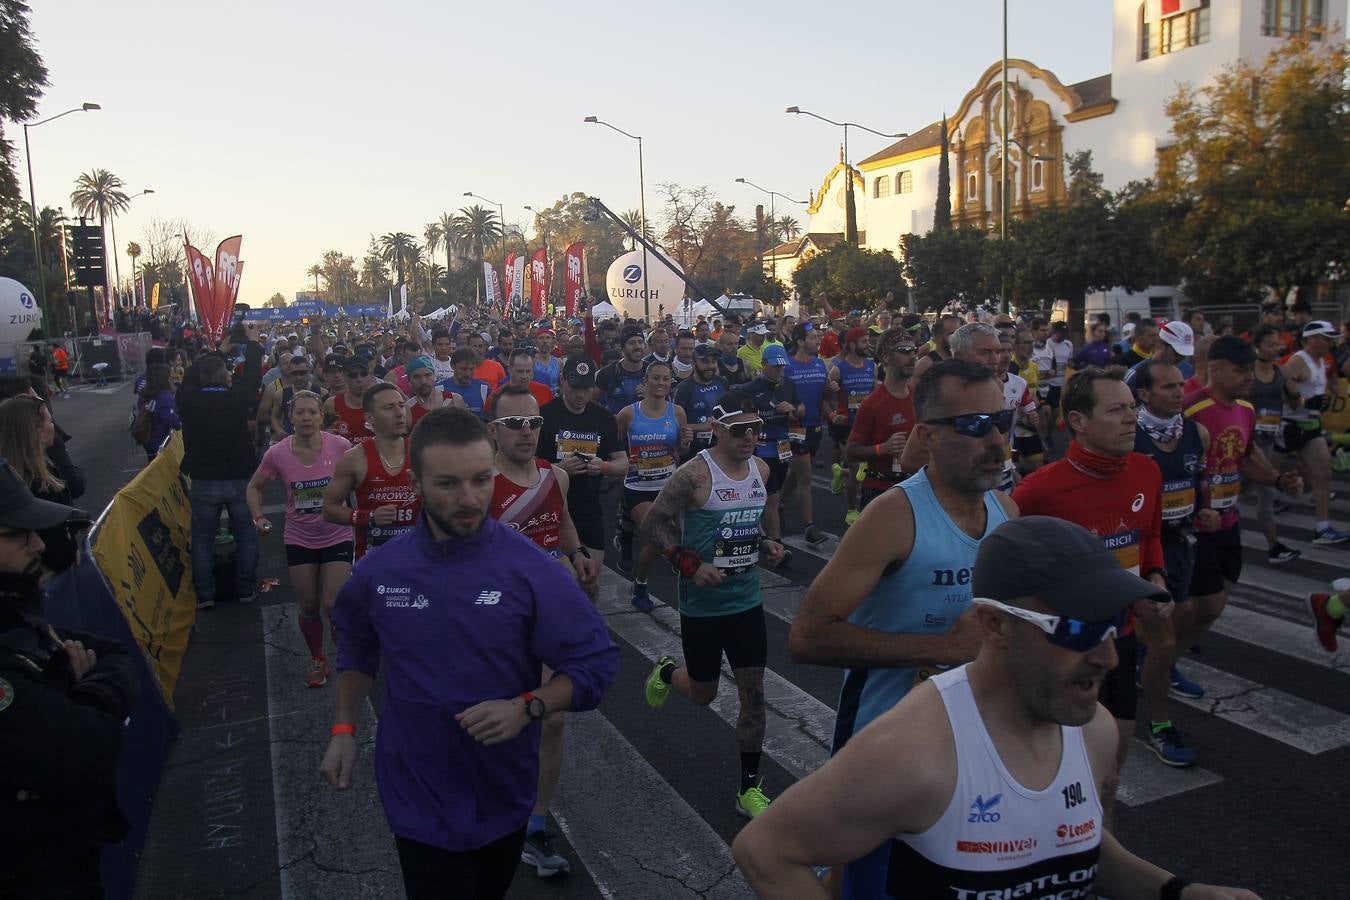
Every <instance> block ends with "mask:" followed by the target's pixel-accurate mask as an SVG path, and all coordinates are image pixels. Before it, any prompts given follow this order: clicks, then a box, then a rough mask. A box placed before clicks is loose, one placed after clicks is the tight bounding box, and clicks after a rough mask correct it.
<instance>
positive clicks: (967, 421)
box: [924, 409, 1013, 438]
mask: <svg viewBox="0 0 1350 900" xmlns="http://www.w3.org/2000/svg"><path fill="white" fill-rule="evenodd" d="M1012 423H1013V411H1012V410H1011V409H1004V410H1000V411H999V412H996V413H966V414H965V415H962V416H943V417H942V418H940V419H927V420H925V422H924V424H925V425H950V426H952V429H953V430H954V431H955V432H956V433H957V434H960V435H965V436H966V437H973V438H981V437H984V436H985V435H986V434H988V433H989V432H991V431H993V430H994V429H995V428H997V429H998V430H999V433H1000V434H1007V433H1008V430H1009V429H1011V428H1012Z"/></svg>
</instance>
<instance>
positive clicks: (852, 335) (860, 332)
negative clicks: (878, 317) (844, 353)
mask: <svg viewBox="0 0 1350 900" xmlns="http://www.w3.org/2000/svg"><path fill="white" fill-rule="evenodd" d="M865 337H867V329H866V328H850V329H849V330H848V331H847V332H846V333H845V334H844V343H845V344H856V343H858V341H860V340H862V339H863V338H865Z"/></svg>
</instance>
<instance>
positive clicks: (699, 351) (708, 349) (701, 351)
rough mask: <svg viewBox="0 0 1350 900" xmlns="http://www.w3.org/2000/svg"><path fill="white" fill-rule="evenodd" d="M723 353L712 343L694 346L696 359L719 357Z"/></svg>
mask: <svg viewBox="0 0 1350 900" xmlns="http://www.w3.org/2000/svg"><path fill="white" fill-rule="evenodd" d="M721 352H722V351H721V350H718V349H717V345H716V344H714V343H711V342H710V343H707V344H695V345H694V356H696V357H698V356H717V355H719V354H720V353H721Z"/></svg>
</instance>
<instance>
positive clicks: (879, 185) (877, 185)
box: [872, 175, 891, 197]
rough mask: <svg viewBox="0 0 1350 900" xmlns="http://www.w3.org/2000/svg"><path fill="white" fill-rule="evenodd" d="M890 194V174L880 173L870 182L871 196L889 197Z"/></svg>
mask: <svg viewBox="0 0 1350 900" xmlns="http://www.w3.org/2000/svg"><path fill="white" fill-rule="evenodd" d="M890 195H891V176H889V175H882V176H880V177H878V178H877V180H876V181H875V182H873V183H872V196H873V197H889V196H890Z"/></svg>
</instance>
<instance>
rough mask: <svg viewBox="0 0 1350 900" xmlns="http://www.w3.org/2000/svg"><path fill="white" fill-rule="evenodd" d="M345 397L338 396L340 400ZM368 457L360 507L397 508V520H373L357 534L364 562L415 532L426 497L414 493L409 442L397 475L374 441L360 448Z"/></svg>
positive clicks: (359, 495) (358, 489)
mask: <svg viewBox="0 0 1350 900" xmlns="http://www.w3.org/2000/svg"><path fill="white" fill-rule="evenodd" d="M341 400H342V396H341V395H339V396H338V401H339V402H340V401H341ZM360 446H361V449H362V452H364V453H365V454H366V478H365V480H364V481H362V482H361V483H360V484H359V485H357V487H356V507H357V509H364V510H370V511H372V512H373V511H374V510H375V509H376V508H378V507H381V506H392V507H394V509H395V516H394V521H393V523H392V524H389V525H376V524H375V522H374V521H373V520H372V521H371V523H370V524H369V525H367V526H366V527H364V528H356V529H354V530H355V532H356V549H355V557H356V559H360V558H361V557H363V556H365V555H366V553H367V551H369V550H372V549H374V548H375V547H378V546H379V545H380V544H383V543H385V542H387V541H389V540H390V539H392V538H396V537H398V536H399V535H400V534H403V533H405V532H407V531H411V530H412V528H413V526H414V525H415V524H416V522H417V514H418V513H419V512H421V510H422V498H421V497H420V496H418V494H417V492H416V491H414V490H413V486H412V466H411V461H410V460H409V458H408V441H407V439H406V438H404V440H403V467H402V468H401V469H399V470H398V472H397V474H393V475H391V474H389V470H388V469H386V468H385V467H384V461H383V460H381V459H380V451H379V450H377V449H376V448H375V441H374V439H373V438H372V439H371V440H369V441H366V442H364V443H363V444H361V445H360Z"/></svg>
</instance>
